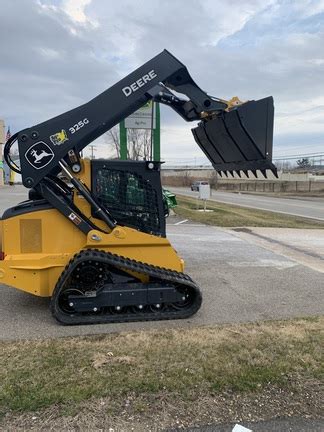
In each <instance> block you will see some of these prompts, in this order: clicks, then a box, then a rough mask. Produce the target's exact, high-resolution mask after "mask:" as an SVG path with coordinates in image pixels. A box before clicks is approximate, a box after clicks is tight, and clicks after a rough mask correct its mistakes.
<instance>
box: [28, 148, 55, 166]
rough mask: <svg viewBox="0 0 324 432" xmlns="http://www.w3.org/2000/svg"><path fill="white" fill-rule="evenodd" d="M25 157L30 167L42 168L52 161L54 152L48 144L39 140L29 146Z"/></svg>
mask: <svg viewBox="0 0 324 432" xmlns="http://www.w3.org/2000/svg"><path fill="white" fill-rule="evenodd" d="M25 157H26V159H27V161H28V163H29V164H30V165H31V166H32V167H34V168H36V169H42V168H44V167H45V166H46V165H48V164H49V163H50V162H51V161H52V159H53V158H54V152H53V150H52V149H51V148H50V146H49V145H47V144H46V143H44V142H43V141H39V142H37V143H36V144H34V145H32V146H31V147H29V149H28V150H27V151H26V153H25Z"/></svg>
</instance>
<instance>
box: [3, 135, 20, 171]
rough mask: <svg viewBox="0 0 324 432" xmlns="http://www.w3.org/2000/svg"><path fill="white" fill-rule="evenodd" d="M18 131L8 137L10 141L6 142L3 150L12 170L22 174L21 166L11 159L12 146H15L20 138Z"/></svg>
mask: <svg viewBox="0 0 324 432" xmlns="http://www.w3.org/2000/svg"><path fill="white" fill-rule="evenodd" d="M18 133H19V132H17V133H15V134H14V135H12V136H11V137H10V138H9V139H8V141H7V142H6V144H5V146H4V150H3V156H4V158H5V161H6V162H7V164H8V166H9V168H10V169H11V170H12V171H15V172H16V173H18V174H21V170H20V168H19V166H18V165H17V164H16V163H15V162H14V161H13V160H12V159H11V156H10V150H11V147H12V146H13V144H14V143H15V142H16V141H17V138H18Z"/></svg>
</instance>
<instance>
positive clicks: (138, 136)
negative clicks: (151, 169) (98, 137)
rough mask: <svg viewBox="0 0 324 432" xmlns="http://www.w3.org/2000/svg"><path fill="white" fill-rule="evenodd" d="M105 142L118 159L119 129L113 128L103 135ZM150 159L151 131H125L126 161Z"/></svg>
mask: <svg viewBox="0 0 324 432" xmlns="http://www.w3.org/2000/svg"><path fill="white" fill-rule="evenodd" d="M105 141H106V143H107V144H108V145H110V146H111V148H112V149H113V151H114V156H115V157H116V158H118V159H119V158H120V139H119V127H118V126H115V127H113V128H112V129H110V130H109V131H108V132H107V133H106V134H105ZM150 157H151V130H150V129H127V159H132V160H143V159H144V160H148V159H150Z"/></svg>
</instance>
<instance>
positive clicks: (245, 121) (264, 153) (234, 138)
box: [192, 96, 276, 178]
mask: <svg viewBox="0 0 324 432" xmlns="http://www.w3.org/2000/svg"><path fill="white" fill-rule="evenodd" d="M273 115H274V108H273V99H272V97H271V96H269V97H266V98H264V99H260V100H257V101H248V102H246V103H244V104H242V105H239V106H237V107H236V108H235V109H232V110H230V111H228V112H226V111H223V112H221V113H218V114H215V116H213V117H212V118H204V119H202V121H201V122H200V123H199V124H198V126H197V127H195V128H193V129H192V133H193V135H194V138H195V140H196V142H197V144H198V145H199V147H200V148H201V150H202V151H203V152H204V153H205V155H206V157H207V158H208V159H209V160H210V162H211V163H212V165H213V167H214V168H215V170H216V171H222V173H224V175H226V177H228V176H229V175H231V176H232V177H233V176H234V175H233V173H238V175H239V173H240V172H241V173H242V172H243V173H244V174H245V175H246V176H247V177H249V174H248V171H251V172H252V174H250V176H252V175H254V176H255V177H256V178H258V176H257V171H260V174H259V173H258V174H259V176H262V175H264V177H265V178H266V177H267V175H266V173H265V172H266V170H268V169H269V170H271V171H272V172H273V173H274V175H276V174H275V171H273V170H275V169H276V167H275V166H274V164H273V163H272V161H271V158H272V131H273Z"/></svg>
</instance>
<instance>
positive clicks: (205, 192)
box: [199, 184, 210, 200]
mask: <svg viewBox="0 0 324 432" xmlns="http://www.w3.org/2000/svg"><path fill="white" fill-rule="evenodd" d="M209 198H210V186H209V184H200V185H199V199H201V200H208V199H209Z"/></svg>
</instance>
